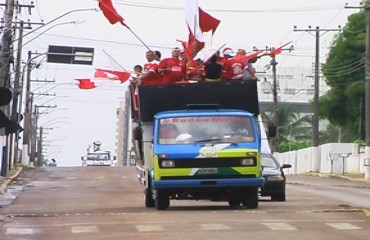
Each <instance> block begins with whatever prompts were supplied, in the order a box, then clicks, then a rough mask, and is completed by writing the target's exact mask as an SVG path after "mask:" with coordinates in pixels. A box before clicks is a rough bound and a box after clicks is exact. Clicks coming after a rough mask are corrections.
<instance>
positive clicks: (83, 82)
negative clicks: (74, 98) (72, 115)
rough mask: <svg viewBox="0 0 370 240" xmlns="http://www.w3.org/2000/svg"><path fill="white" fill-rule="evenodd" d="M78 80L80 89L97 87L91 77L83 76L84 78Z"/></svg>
mask: <svg viewBox="0 0 370 240" xmlns="http://www.w3.org/2000/svg"><path fill="white" fill-rule="evenodd" d="M76 80H77V81H78V87H79V88H80V89H85V90H88V89H93V88H96V86H95V83H93V82H91V80H90V79H86V78H82V79H76Z"/></svg>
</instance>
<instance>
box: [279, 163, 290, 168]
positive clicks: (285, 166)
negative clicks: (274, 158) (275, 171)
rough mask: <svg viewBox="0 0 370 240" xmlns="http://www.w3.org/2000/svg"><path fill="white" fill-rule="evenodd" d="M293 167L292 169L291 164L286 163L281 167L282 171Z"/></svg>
mask: <svg viewBox="0 0 370 240" xmlns="http://www.w3.org/2000/svg"><path fill="white" fill-rule="evenodd" d="M291 167H292V165H291V164H286V163H284V164H283V166H281V169H283V168H291Z"/></svg>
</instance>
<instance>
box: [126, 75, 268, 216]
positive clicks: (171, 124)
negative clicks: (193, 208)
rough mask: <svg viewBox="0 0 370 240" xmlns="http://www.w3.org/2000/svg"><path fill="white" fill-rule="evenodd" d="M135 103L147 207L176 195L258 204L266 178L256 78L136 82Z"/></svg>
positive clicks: (165, 203) (138, 166) (161, 206)
mask: <svg viewBox="0 0 370 240" xmlns="http://www.w3.org/2000/svg"><path fill="white" fill-rule="evenodd" d="M131 107H132V111H131V114H132V124H131V125H132V136H133V138H132V141H133V142H132V143H133V146H134V150H135V157H136V159H135V162H136V169H137V176H138V179H139V182H140V183H141V184H142V185H144V202H145V206H146V207H155V208H156V209H157V210H165V209H167V208H168V207H169V206H170V201H172V200H210V201H225V202H228V204H229V206H230V207H240V205H242V206H244V207H246V208H249V209H255V208H257V207H258V197H259V196H258V192H259V188H260V187H261V186H262V185H263V183H264V180H263V177H262V176H261V157H260V152H261V128H260V124H259V121H258V116H259V102H258V94H257V83H256V81H220V82H211V83H209V82H204V83H201V82H199V83H190V84H170V85H139V86H133V85H131ZM272 132H273V131H271V133H272ZM272 134H273V133H272Z"/></svg>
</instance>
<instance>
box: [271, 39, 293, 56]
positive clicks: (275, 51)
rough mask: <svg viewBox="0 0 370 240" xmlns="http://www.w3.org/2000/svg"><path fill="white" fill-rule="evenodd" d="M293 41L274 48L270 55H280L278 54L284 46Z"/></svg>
mask: <svg viewBox="0 0 370 240" xmlns="http://www.w3.org/2000/svg"><path fill="white" fill-rule="evenodd" d="M291 43H292V41H290V42H288V43H286V44H284V45H283V46H281V47H278V48H275V49H274V50H272V51H271V52H270V54H269V55H270V57H275V56H276V55H278V54H280V53H281V52H282V51H283V48H284V47H285V46H287V45H289V44H291Z"/></svg>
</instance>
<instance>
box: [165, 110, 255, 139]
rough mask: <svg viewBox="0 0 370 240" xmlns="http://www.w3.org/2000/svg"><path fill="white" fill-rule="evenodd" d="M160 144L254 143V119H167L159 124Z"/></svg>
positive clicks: (220, 117)
mask: <svg viewBox="0 0 370 240" xmlns="http://www.w3.org/2000/svg"><path fill="white" fill-rule="evenodd" d="M158 141H159V144H192V143H202V142H224V143H240V142H254V141H255V136H254V132H253V128H252V118H249V117H239V116H202V117H178V118H165V119H161V120H160V122H159V134H158Z"/></svg>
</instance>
